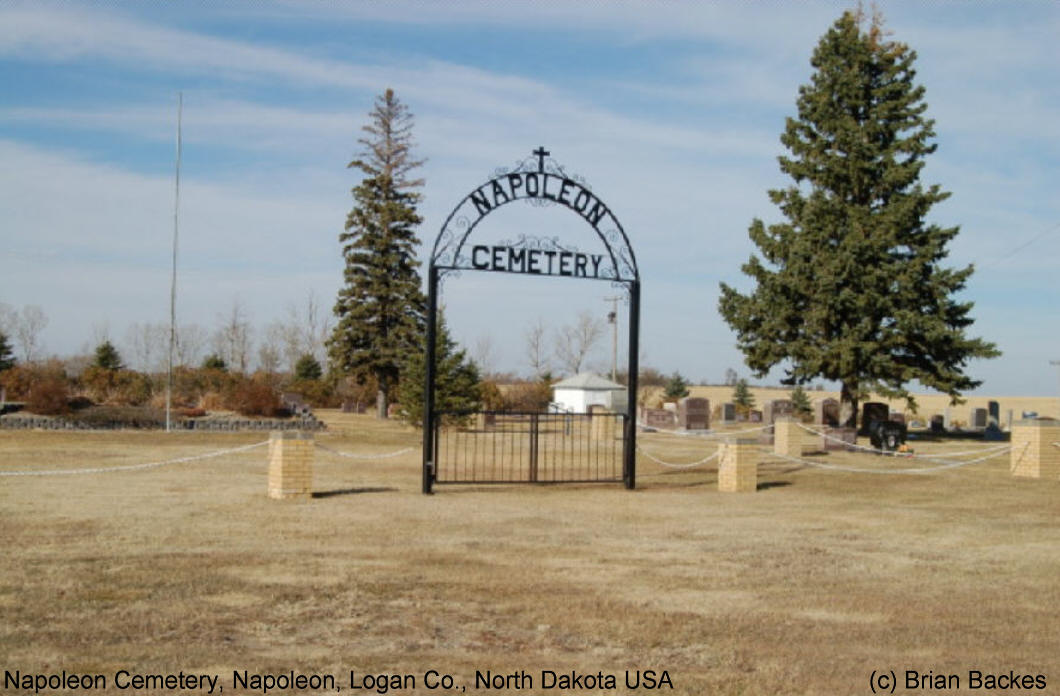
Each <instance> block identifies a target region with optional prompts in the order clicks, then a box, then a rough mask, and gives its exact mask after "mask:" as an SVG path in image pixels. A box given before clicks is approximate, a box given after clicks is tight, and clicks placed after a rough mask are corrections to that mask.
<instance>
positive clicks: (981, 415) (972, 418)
mask: <svg viewBox="0 0 1060 696" xmlns="http://www.w3.org/2000/svg"><path fill="white" fill-rule="evenodd" d="M986 417H987V411H986V409H985V408H973V409H972V411H971V413H969V414H968V425H969V426H971V427H972V428H985V427H986V423H987V420H986Z"/></svg>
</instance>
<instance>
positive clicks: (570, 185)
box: [423, 147, 640, 493]
mask: <svg viewBox="0 0 1060 696" xmlns="http://www.w3.org/2000/svg"><path fill="white" fill-rule="evenodd" d="M550 154H551V153H549V152H548V151H546V150H545V149H544V148H543V147H539V148H538V149H536V150H534V151H533V156H532V157H529V158H527V159H525V160H523V161H521V162H519V163H518V164H517V165H516V166H515V167H514V168H512V169H510V170H498V171H497V172H496V173H495V175H494V176H493V178H491V179H489V180H487V181H486V182H485V183H483V184H482V185H480V186H478V187H476V188H475V189H474V190H473V191H471V193H469V194H468V195H466V196H465V197H464V198H463V199H462V200H461V201H460V203H459V204H458V205H457V206H456V208H454V209H453V212H452V213H450V214H449V217H448V218H446V220H445V223H444V224H443V225H442V228H441V230H440V231H439V233H438V237H437V238H436V239H435V241H434V248H433V250H432V252H431V259H430V265H429V268H428V279H427V302H428V308H427V355H426V381H425V387H424V395H423V404H424V408H423V414H424V415H423V492H424V493H431V492H432V490H433V486H434V485H435V484H457V483H545V482H553V483H558V482H590V481H594V482H595V481H616V482H617V481H622V483H623V484H624V485H625V487H626V488H629V489H632V488H634V487H635V486H636V437H637V430H636V422H635V418H634V417H633V416H634V413H633V409H635V408H636V394H637V370H638V364H637V357H638V350H639V334H640V274H639V272H638V270H637V261H636V256H635V255H634V253H633V249H632V247H631V246H630V244H629V238H628V237H627V236H626V232H625V230H624V229H623V227H622V224H621V223H620V222H619V221H618V218H616V217H615V215H614V213H613V212H612V211H611V208H610V207H608V206H607V205H606V204H605V203H604V202H603V200H601V199H600V197H599V196H597V195H596V194H595V193H594V192H593V191H592V189H591V188H590V187H589V186H588V185H587V184H586V183H585V182H584V180H582V179H580V178H578V177H574V176H571V175H568V174H567V172H566V171H565V170H564V168H563V167H561V166H559V165H558V164H557V163H556V162H555V160H553V159H551V158H550V157H549V155H550ZM520 200H521V201H530V202H532V203H535V204H538V205H556V206H561V207H563V208H566V209H568V210H570V211H571V212H573V213H575V214H576V215H578V216H579V217H581V218H582V219H583V220H584V221H585V222H586V223H587V224H588V225H589V226H590V227H591V228H592V229H593V231H594V232H595V233H596V237H597V238H598V239H599V241H600V246H599V248H597V249H589V250H581V249H577V248H575V247H573V246H570V245H568V244H565V243H563V242H562V241H561V240H559V239H557V238H550V237H532V236H526V235H522V236H520V237H519V238H518V239H517V240H515V241H512V242H504V243H500V244H492V245H485V244H474V243H473V240H472V239H471V237H472V234H473V232H474V231H475V228H476V227H477V226H478V223H479V222H481V221H482V220H483V219H484V218H485V217H486V216H487V215H489V214H490V213H491V212H493V211H495V210H497V209H498V208H500V207H502V206H504V205H507V204H509V203H513V202H515V201H520ZM463 271H479V272H493V273H519V274H526V275H538V276H565V277H570V278H584V279H586V280H603V281H607V282H610V283H612V284H613V285H615V286H618V287H621V288H622V289H624V290H625V291H626V293H627V299H628V301H629V332H628V346H629V350H628V364H627V374H628V383H627V385H626V388H627V393H628V398H627V411H626V412H625V413H498V412H481V413H461V414H449V413H441V412H439V411H438V410H436V409H435V380H436V371H435V367H436V366H435V362H436V358H437V356H436V345H435V343H436V338H437V325H438V294H439V287H440V281H441V279H442V278H443V277H444V276H445V275H446V274H449V273H455V272H463ZM451 423H456V425H452V426H448V425H447V424H451Z"/></svg>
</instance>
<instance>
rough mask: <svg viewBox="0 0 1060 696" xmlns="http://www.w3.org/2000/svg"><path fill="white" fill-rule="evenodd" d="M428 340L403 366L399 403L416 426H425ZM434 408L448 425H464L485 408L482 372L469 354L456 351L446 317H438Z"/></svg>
mask: <svg viewBox="0 0 1060 696" xmlns="http://www.w3.org/2000/svg"><path fill="white" fill-rule="evenodd" d="M425 339H426V337H424V338H423V339H421V342H420V345H419V346H418V349H417V350H414V351H411V352H409V353H408V357H407V359H406V361H405V363H404V365H403V366H402V373H401V383H400V386H399V388H398V401H399V402H400V403H401V411H402V415H403V417H404V418H405V419H407V420H408V422H409V423H411V424H413V425H415V426H422V425H423V390H424V382H425V381H426V379H427V346H426V340H425ZM435 339H436V342H435V350H436V351H437V354H436V356H435V361H436V362H435V380H434V408H435V412H436V413H438V414H440V415H441V416H442V418H443V419H444V420H445V421H446V422H448V423H457V422H463V421H464V420H466V419H467V417H468V416H469V414H470V413H473V412H475V411H478V410H480V409H481V407H482V389H481V388H480V387H479V372H478V367H476V366H475V362H474V361H473V360H471V359H470V358H469V357H468V356H467V351H465V350H463V349H460V350H458V349H457V345H456V342H455V341H453V339H452V337H451V336H450V335H449V327H448V326H447V325H446V323H445V315H443V314H441V313H439V315H438V328H437V333H436V336H435Z"/></svg>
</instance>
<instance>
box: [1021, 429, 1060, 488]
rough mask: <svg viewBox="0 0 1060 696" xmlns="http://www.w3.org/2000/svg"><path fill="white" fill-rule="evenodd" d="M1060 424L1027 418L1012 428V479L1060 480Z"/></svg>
mask: <svg viewBox="0 0 1060 696" xmlns="http://www.w3.org/2000/svg"><path fill="white" fill-rule="evenodd" d="M1057 442H1060V421H1055V420H1037V419H1025V420H1020V421H1016V422H1015V423H1014V424H1013V425H1012V452H1011V454H1010V455H1009V457H1010V464H1009V466H1010V468H1011V469H1012V475H1013V476H1026V477H1028V478H1044V479H1051V480H1053V481H1056V480H1058V479H1060V447H1057V446H1056V445H1055V444H1053V443H1057Z"/></svg>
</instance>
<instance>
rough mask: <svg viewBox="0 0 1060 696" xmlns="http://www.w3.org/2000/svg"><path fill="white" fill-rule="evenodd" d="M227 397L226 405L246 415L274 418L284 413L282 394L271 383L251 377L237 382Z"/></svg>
mask: <svg viewBox="0 0 1060 696" xmlns="http://www.w3.org/2000/svg"><path fill="white" fill-rule="evenodd" d="M225 397H226V398H225V405H226V406H227V407H228V408H230V409H232V410H233V411H236V412H238V413H239V414H241V415H244V416H266V417H268V418H273V417H275V416H279V415H282V414H283V413H284V411H283V405H282V404H281V403H280V395H279V394H277V393H276V391H275V390H274V389H273V388H272V387H270V386H269V385H267V384H261V383H260V382H255V381H253V380H250V379H246V380H242V381H241V382H239V383H237V384H236V385H235V386H234V387H233V388H232V389H231V390H230V391H229V392H228V393H227V394H226V395H225Z"/></svg>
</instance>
